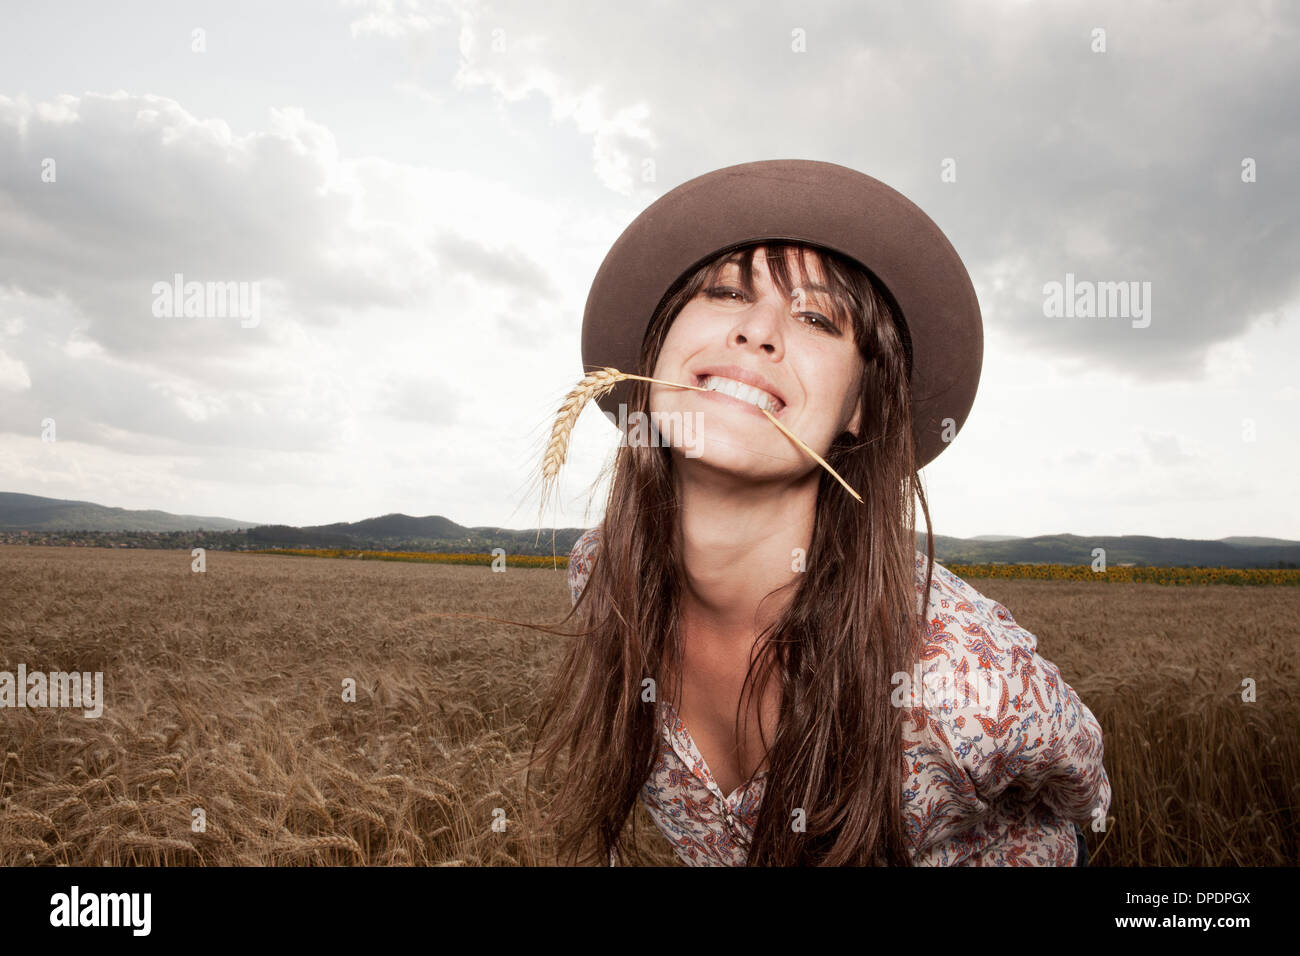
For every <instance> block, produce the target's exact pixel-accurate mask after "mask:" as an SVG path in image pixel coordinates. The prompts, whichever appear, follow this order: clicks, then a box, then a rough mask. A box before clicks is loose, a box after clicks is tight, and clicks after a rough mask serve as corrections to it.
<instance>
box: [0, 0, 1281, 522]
mask: <svg viewBox="0 0 1300 956" xmlns="http://www.w3.org/2000/svg"><path fill="white" fill-rule="evenodd" d="M4 18H5V22H4V30H3V32H0V490H2V491H17V492H26V493H29V494H38V495H48V496H52V497H64V498H77V499H85V500H90V501H95V502H99V503H102V504H108V505H116V506H121V507H127V508H161V509H164V510H167V511H174V512H183V513H191V514H212V515H223V516H227V517H231V518H237V519H244V520H248V521H254V522H286V523H292V524H316V523H326V522H330V521H340V520H357V519H361V518H365V517H369V516H373V515H378V514H385V513H388V512H394V511H401V512H406V513H408V514H416V515H425V514H442V515H446V516H447V517H450V518H452V519H453V520H455V521H458V522H460V523H462V524H466V525H503V526H509V527H529V526H530V525H535V523H536V520H537V507H538V502H537V498H536V496H535V488H534V487H533V486H532V483H531V479H532V476H533V473H534V471H535V468H536V464H537V454H538V451H539V449H540V447H541V443H542V441H543V439H544V438H545V435H546V432H547V430H548V428H549V419H550V416H551V414H552V412H553V410H554V407H555V406H556V405H557V404H558V402H559V401H560V399H561V398H562V397H563V395H564V393H565V391H567V389H568V388H569V387H571V386H572V385H573V383H574V382H575V381H576V380H577V379H578V378H579V377H580V376H581V374H582V365H581V356H580V352H579V336H580V331H581V320H582V311H583V305H584V303H585V301H586V295H587V291H588V288H589V286H590V283H591V280H592V278H593V277H594V275H595V272H596V269H597V268H598V267H599V265H600V262H601V260H602V259H603V258H604V255H605V253H606V252H607V251H608V249H609V247H610V245H611V244H612V243H613V241H614V240H615V239H616V238H617V237H618V235H619V233H620V232H621V231H622V230H623V228H624V227H625V226H627V224H628V223H629V222H631V220H632V219H633V218H634V217H635V216H636V215H637V214H638V213H639V212H640V211H641V210H642V209H644V208H645V207H646V206H647V205H649V204H650V203H651V202H652V201H654V200H655V199H656V198H658V197H659V196H661V195H663V194H664V193H665V192H667V191H668V190H670V189H672V188H673V187H674V186H676V185H678V184H679V183H681V182H684V181H685V180H687V179H690V178H692V177H694V176H697V175H700V174H702V173H704V172H707V171H709V170H713V169H716V168H719V167H722V166H728V165H731V164H734V163H741V162H748V161H751V160H757V159H774V158H807V159H819V160H826V161H831V162H836V163H841V164H843V165H846V166H850V167H853V168H855V169H859V170H861V171H863V172H866V173H869V174H871V175H873V176H875V177H877V178H879V179H882V180H884V181H885V182H886V183H888V184H890V185H892V186H893V187H895V188H896V189H898V190H900V191H901V192H903V193H904V194H905V195H907V196H908V197H909V198H911V199H912V200H913V201H914V202H916V203H917V204H918V205H920V207H921V208H922V209H924V210H925V211H926V212H927V213H928V214H929V215H930V216H931V217H932V218H933V219H934V220H935V221H936V222H937V223H938V224H939V226H940V227H941V228H942V229H943V230H944V231H945V233H946V234H947V235H948V236H949V238H950V239H951V240H952V243H953V245H954V246H955V247H956V249H957V250H958V252H959V253H960V255H961V256H962V258H963V260H964V261H965V263H966V265H967V267H968V268H969V270H970V272H971V275H972V278H973V280H974V284H975V287H976V290H977V293H978V296H979V300H980V304H981V309H982V311H983V315H984V332H985V358H984V368H983V375H982V378H981V385H980V391H979V394H978V396H977V398H976V401H975V405H974V408H973V410H972V412H971V415H970V418H969V419H968V421H967V423H966V426H965V428H964V429H963V430H962V432H961V433H960V435H959V436H958V437H957V438H956V440H955V441H954V442H953V444H952V446H951V447H950V448H949V449H948V450H947V451H945V452H944V454H943V455H941V456H940V457H939V458H938V459H937V460H936V461H935V462H934V463H933V464H932V465H930V466H928V467H927V468H925V469H924V470H923V471H922V476H923V478H924V480H925V485H926V489H927V492H928V494H929V497H930V501H931V514H932V518H933V520H934V525H935V530H936V531H937V532H939V533H943V534H953V535H959V536H969V535H976V534H1020V535H1034V534H1049V533H1058V532H1071V533H1076V534H1083V535H1101V534H1150V535H1164V536H1177V537H1188V538H1217V537H1223V536H1227V535H1271V536H1280V537H1286V538H1293V539H1295V538H1300V509H1298V508H1296V507H1295V504H1294V499H1293V497H1292V495H1293V493H1294V489H1295V484H1296V481H1295V479H1296V475H1297V474H1300V444H1298V442H1297V418H1298V417H1300V388H1298V386H1297V383H1296V361H1297V358H1298V357H1300V321H1298V320H1300V278H1298V275H1297V264H1298V263H1300V238H1298V237H1300V226H1298V225H1297V224H1300V186H1298V185H1297V181H1296V177H1297V175H1298V171H1300V121H1298V115H1300V113H1298V110H1297V106H1296V99H1295V96H1294V91H1295V90H1296V89H1300V36H1298V35H1297V24H1298V22H1300V8H1298V7H1297V6H1295V5H1292V4H1284V3H1272V2H1267V0H1259V2H1239V3H1232V4H1223V3H1218V2H1186V3H1177V4H1173V3H1137V2H1131V0H1125V2H1120V3H1096V2H1090V3H1071V2H1052V3H1032V2H980V3H974V2H953V3H945V2H898V3H884V2H863V0H846V2H842V3H830V2H826V3H807V2H804V0H800V2H787V3H777V2H763V3H753V2H750V3H734V4H701V3H698V2H680V3H679V2H664V3H655V4H613V3H600V2H595V0H591V2H582V3H578V2H548V3H534V2H509V3H498V2H490V3H488V2H485V3H474V2H461V0H455V2H438V0H430V2H402V0H349V2H342V3H337V4H332V5H331V4H326V3H321V2H314V3H305V2H277V3H273V4H268V3H256V2H246V3H232V2H228V0H223V2H214V3H193V2H189V3H164V2H154V3H125V2H123V3H113V4H103V3H93V2H87V3H57V2H56V3H48V4H35V3H29V4H15V5H10V6H7V7H6V10H5V13H4ZM1100 31H1104V32H1100ZM945 170H949V171H953V170H955V173H956V175H955V180H954V178H953V177H952V176H951V175H949V176H948V177H946V179H947V180H950V181H945V176H944V171H945ZM176 274H181V275H183V276H184V277H185V279H186V281H193V280H198V281H211V282H222V283H224V282H247V283H250V285H249V286H248V288H249V289H252V288H254V286H253V285H251V283H256V286H255V288H256V289H257V291H258V305H257V319H256V321H255V322H254V321H252V320H251V319H241V318H240V317H239V316H238V315H235V314H233V313H232V314H231V315H230V317H206V318H189V319H186V318H184V317H183V316H173V315H168V314H163V315H161V316H160V315H157V314H155V313H156V311H157V309H156V308H155V306H156V304H157V295H156V292H155V289H154V284H155V283H157V282H160V281H165V282H171V281H172V280H173V277H174V276H175V275H176ZM1067 274H1072V275H1073V276H1075V277H1076V280H1079V281H1084V280H1087V281H1097V282H1102V281H1106V282H1136V283H1139V284H1143V283H1150V285H1149V286H1139V287H1142V288H1149V289H1150V300H1149V307H1150V314H1149V324H1145V326H1144V327H1143V324H1144V320H1140V319H1136V318H1129V317H1124V316H1118V317H1117V316H1100V317H1099V316H1068V317H1066V316H1060V317H1057V316H1048V315H1045V314H1044V313H1045V308H1044V299H1045V296H1044V291H1043V290H1044V286H1045V284H1047V283H1050V282H1054V281H1055V282H1064V281H1065V278H1066V276H1067ZM51 421H52V425H51V424H50V422H51ZM51 428H53V430H54V433H53V435H52V436H51V434H50V429H51ZM616 435H617V433H616V432H615V430H614V428H612V427H611V425H610V424H609V422H607V421H606V420H605V419H604V418H603V417H602V416H601V415H600V414H599V413H598V412H597V411H596V409H595V408H594V407H593V408H589V409H588V410H587V412H586V414H585V415H584V416H583V419H582V420H581V422H580V423H579V425H578V428H577V429H576V431H575V433H574V437H573V444H572V449H571V455H570V463H569V465H568V467H567V468H566V470H565V472H564V477H563V481H562V485H561V495H560V501H559V503H560V510H559V511H558V512H556V511H551V512H548V519H547V525H548V526H549V525H550V523H551V521H552V520H554V521H555V522H556V523H558V524H559V525H560V526H565V525H586V524H591V523H594V521H596V520H598V519H599V508H600V501H601V500H603V499H602V498H601V497H600V496H599V495H598V496H597V498H596V500H595V501H596V503H595V504H594V505H593V506H592V510H590V511H589V510H587V508H586V504H587V498H586V492H587V491H588V488H589V485H590V483H591V482H592V480H593V479H594V478H595V477H596V475H597V473H598V472H599V470H600V467H601V465H602V464H603V463H604V461H605V460H606V458H607V456H608V455H609V454H610V453H611V451H612V449H613V447H614V444H615V441H616ZM50 437H54V438H55V440H53V441H50V440H47V439H48V438H50Z"/></svg>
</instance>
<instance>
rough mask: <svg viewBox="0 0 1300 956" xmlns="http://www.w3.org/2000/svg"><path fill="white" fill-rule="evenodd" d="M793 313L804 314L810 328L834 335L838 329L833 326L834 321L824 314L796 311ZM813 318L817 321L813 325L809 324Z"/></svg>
mask: <svg viewBox="0 0 1300 956" xmlns="http://www.w3.org/2000/svg"><path fill="white" fill-rule="evenodd" d="M795 314H796V315H802V316H804V317H805V318H806V319H807V324H808V325H809V327H810V328H817V329H821V330H822V331H823V332H827V333H829V334H831V335H834V334H835V333H836V332H837V331H838V330H837V329H836V328H835V325H834V323H832V322H831V320H830V319H828V318H826V316H824V315H821V314H820V313H817V312H797V313H795ZM814 320H815V321H816V322H817V324H816V325H815V326H814V325H812V324H811V323H812V322H813V321H814Z"/></svg>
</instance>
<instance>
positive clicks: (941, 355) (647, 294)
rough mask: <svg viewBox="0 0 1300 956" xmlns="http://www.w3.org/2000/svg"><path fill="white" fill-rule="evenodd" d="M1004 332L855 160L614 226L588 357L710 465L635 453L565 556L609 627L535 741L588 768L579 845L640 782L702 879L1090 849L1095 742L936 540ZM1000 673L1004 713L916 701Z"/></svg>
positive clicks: (577, 815) (981, 704) (701, 195)
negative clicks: (985, 348)
mask: <svg viewBox="0 0 1300 956" xmlns="http://www.w3.org/2000/svg"><path fill="white" fill-rule="evenodd" d="M846 209H848V210H855V211H856V212H857V215H855V216H846V215H845V210H846ZM900 250H905V251H906V254H904V252H903V251H900ZM918 257H920V258H918ZM869 264H870V265H871V266H877V267H878V268H879V271H877V269H873V268H870V267H869ZM683 266H684V268H683ZM642 308H645V309H646V311H645V312H641V311H640V310H641V309H642ZM979 327H980V317H979V310H978V303H977V302H975V299H974V295H973V292H972V291H971V289H970V283H969V278H968V277H967V276H966V274H965V270H964V267H963V266H962V265H961V262H960V259H958V258H957V256H956V253H955V252H954V251H953V250H952V248H951V246H950V245H948V244H947V242H946V240H944V239H943V237H942V234H941V233H939V231H938V228H937V227H936V226H935V225H934V224H933V222H931V221H930V220H929V218H928V217H926V216H925V214H924V213H922V212H921V211H920V210H919V209H917V208H916V207H915V206H912V205H911V204H910V203H908V202H907V200H906V199H904V198H903V197H901V196H900V195H899V194H897V193H895V192H894V191H893V190H890V189H889V188H888V187H886V186H884V184H882V183H879V182H878V181H877V180H874V179H871V178H870V177H867V176H863V175H862V174H861V173H857V172H854V171H852V170H846V169H845V168H844V167H840V166H835V165H833V164H828V163H816V162H811V161H803V160H774V161H768V162H763V163H751V164H745V165H744V166H741V167H729V168H728V169H725V170H720V171H716V172H714V173H711V174H708V175H706V176H704V177H700V178H698V179H696V180H692V181H691V182H690V183H686V184H684V185H683V186H680V187H678V188H677V189H676V190H673V191H672V192H670V193H669V194H667V195H666V196H665V197H663V198H661V199H660V200H658V201H657V202H656V203H655V204H654V205H652V206H651V207H650V208H649V209H648V210H646V212H644V213H642V215H641V217H639V218H638V219H637V220H636V221H635V222H634V223H633V224H632V225H631V226H629V227H628V229H627V230H626V231H625V232H624V234H623V236H621V237H620V238H619V240H618V242H616V243H615V245H614V248H613V249H612V250H611V252H610V254H609V256H608V257H607V258H606V261H605V263H604V264H603V265H602V267H601V270H600V272H599V273H598V275H597V278H596V281H595V282H594V283H593V287H592V293H591V296H590V297H589V299H588V306H587V315H586V318H585V320H584V327H583V353H584V359H585V360H586V362H587V364H588V365H592V366H595V367H598V368H599V367H605V366H612V367H615V368H618V369H624V370H633V369H634V370H635V374H639V375H646V376H649V377H650V378H653V379H656V380H657V381H656V382H654V383H651V382H648V381H646V380H644V379H633V380H628V381H625V382H620V383H619V388H618V389H616V390H615V391H613V392H610V393H609V394H608V395H607V396H606V397H605V398H604V399H602V400H600V401H601V405H602V407H603V408H604V410H605V412H606V414H607V415H609V416H610V417H611V420H618V421H624V420H626V418H627V417H628V416H627V415H626V409H627V408H631V409H633V410H635V411H639V412H647V411H648V412H649V413H650V414H651V415H652V416H656V415H657V416H665V417H667V416H677V415H686V414H692V415H695V416H697V417H698V418H700V419H702V420H703V422H704V427H703V428H702V429H700V433H699V434H698V435H697V436H696V442H697V445H698V446H700V448H698V449H697V451H701V453H699V454H697V455H695V456H690V455H686V454H683V452H682V450H681V449H679V448H674V447H671V446H669V447H661V446H648V445H646V444H644V443H634V442H624V443H621V444H620V447H619V448H618V450H617V453H616V455H615V459H614V464H613V480H612V481H611V483H610V492H609V500H608V503H607V506H606V509H605V516H604V520H603V521H602V523H601V525H600V527H599V528H594V529H592V530H591V531H589V532H587V533H586V534H585V535H583V536H582V537H581V538H580V539H579V541H578V543H577V544H576V545H575V547H574V550H573V553H572V555H571V558H570V570H569V584H570V588H571V593H572V596H573V599H574V608H573V612H572V613H573V614H575V615H578V617H579V619H580V620H581V621H582V623H583V625H584V631H583V636H582V637H581V638H580V639H579V640H576V641H575V642H574V643H573V644H572V645H571V646H570V647H569V650H568V653H567V656H566V657H565V659H564V661H563V663H562V665H561V667H560V670H559V673H558V674H557V676H556V680H554V681H553V682H552V683H551V684H550V685H549V687H550V696H549V698H548V700H547V701H546V703H545V706H544V707H543V712H542V715H541V720H540V724H539V730H538V740H537V746H536V747H535V748H534V754H533V763H541V764H543V765H544V766H545V768H546V770H547V772H548V774H549V772H550V771H552V770H553V769H554V767H555V765H556V764H557V762H558V760H559V758H560V757H561V755H567V762H566V765H565V772H564V774H563V778H562V784H561V788H560V790H559V793H558V794H557V795H556V797H555V800H554V802H553V804H552V813H551V818H550V821H551V824H552V825H553V826H554V829H555V832H556V835H557V846H558V850H559V854H560V856H561V858H564V859H567V860H568V861H572V862H577V861H579V860H584V861H588V862H592V861H604V860H609V861H610V862H613V861H614V860H616V859H618V857H619V856H620V851H626V850H627V849H628V847H629V846H630V845H631V844H630V843H629V842H628V841H627V840H626V838H625V836H624V832H623V831H624V826H625V824H626V822H627V819H628V817H629V815H630V814H631V811H632V809H633V806H634V803H635V802H636V801H637V800H638V798H639V799H640V800H641V802H642V803H643V804H644V805H645V807H646V809H647V810H648V811H649V813H650V815H651V818H652V819H653V820H654V822H655V825H656V826H657V827H658V829H659V830H660V831H661V832H662V833H663V834H664V835H665V836H666V837H667V838H668V839H669V841H670V842H671V843H672V845H673V847H674V849H675V850H676V852H677V853H678V855H679V856H680V857H681V858H682V859H683V860H684V861H685V862H687V863H689V864H692V865H750V866H758V865H927V864H928V865H959V864H960V865H1000V864H1023V863H1030V864H1048V865H1052V864H1056V865H1060V864H1067V865H1068V864H1073V863H1074V862H1075V861H1076V858H1077V855H1078V844H1077V843H1076V830H1075V828H1074V826H1073V825H1072V821H1076V820H1077V821H1083V820H1089V819H1093V818H1094V817H1095V815H1096V814H1097V813H1098V812H1100V813H1104V812H1105V808H1106V807H1107V806H1108V804H1109V799H1110V789H1109V781H1108V780H1107V778H1106V775H1105V771H1104V770H1103V769H1102V766H1101V732H1100V728H1099V727H1098V726H1097V724H1096V721H1095V719H1094V718H1093V717H1092V714H1091V713H1090V712H1088V710H1087V708H1086V707H1084V706H1083V705H1082V702H1080V701H1079V699H1078V697H1077V695H1075V694H1074V692H1073V691H1072V690H1071V689H1070V688H1069V687H1068V685H1066V684H1065V683H1064V682H1063V681H1062V680H1060V675H1059V673H1058V672H1057V671H1056V670H1055V668H1054V667H1053V666H1052V665H1051V664H1050V662H1048V661H1045V660H1043V659H1042V658H1040V657H1038V656H1037V654H1036V641H1035V638H1034V636H1033V635H1032V634H1030V633H1029V632H1027V631H1025V630H1024V629H1023V628H1020V627H1019V626H1018V625H1017V624H1016V623H1015V620H1014V619H1013V618H1012V616H1011V614H1010V612H1009V611H1008V610H1007V609H1006V608H1004V607H1002V606H1001V605H999V604H996V603H995V602H992V601H989V600H988V599H987V598H984V597H983V596H982V595H980V594H979V593H978V592H977V591H975V590H974V589H973V588H971V587H970V586H969V585H968V584H966V583H965V582H964V581H961V580H960V579H959V578H956V577H955V576H953V575H951V574H949V573H948V572H947V571H945V570H944V569H942V568H940V567H936V566H935V564H934V562H933V554H934V550H933V538H932V535H931V534H930V532H929V529H928V528H927V548H926V552H925V553H924V554H922V553H920V552H918V551H917V550H916V529H915V501H916V499H917V498H919V499H920V502H921V507H922V509H923V510H924V511H925V513H926V517H927V524H928V508H927V505H926V501H925V495H924V491H923V489H922V487H921V485H920V481H919V476H918V474H917V470H918V469H919V468H920V467H921V466H922V465H923V464H925V463H926V462H928V461H929V460H931V459H932V458H934V457H935V456H936V455H938V454H939V453H940V452H941V451H942V450H943V448H944V447H946V441H947V440H948V439H950V438H951V434H952V432H953V431H955V429H954V428H951V427H949V428H947V435H946V437H945V438H942V439H941V438H940V423H944V425H945V426H953V425H955V426H956V427H960V423H961V422H963V421H964V420H965V417H966V414H967V412H968V411H969V407H970V403H971V402H972V401H973V398H974V387H975V383H976V382H977V381H978V373H979V364H980V357H981V349H980V343H981V342H982V338H981V336H980V332H979ZM633 343H635V349H634V354H633V351H630V350H631V349H632V346H633ZM664 383H680V384H686V385H697V386H702V387H703V388H704V389H706V391H697V390H696V389H694V388H676V387H673V385H672V384H664ZM611 403H612V404H611ZM762 407H766V408H767V409H768V411H770V412H771V413H772V414H773V415H774V416H775V417H776V418H777V419H778V420H779V421H780V422H781V425H782V427H783V428H785V429H788V430H789V432H790V433H791V434H792V435H795V436H798V439H799V440H800V441H802V442H803V443H805V445H806V446H807V450H811V452H813V453H814V454H816V455H819V456H821V457H822V458H824V459H825V461H826V462H827V463H828V464H829V465H830V466H831V468H832V469H833V470H834V472H835V473H838V474H839V475H842V476H843V478H844V479H845V480H846V481H847V485H848V486H850V487H852V488H855V489H859V490H860V491H861V493H862V499H861V500H857V499H855V498H854V497H852V496H850V495H848V494H846V493H844V491H843V489H842V488H840V486H839V485H837V484H836V483H835V479H833V478H832V477H831V476H830V474H828V473H827V471H826V470H825V469H821V468H819V467H818V464H817V462H816V461H815V460H814V459H813V458H812V457H810V456H809V455H808V454H807V453H806V451H805V450H804V449H802V448H801V447H800V446H799V445H798V444H797V443H796V442H794V441H791V440H790V437H789V435H786V434H785V433H784V432H783V431H782V430H781V429H779V428H776V427H774V425H773V423H772V421H770V420H768V418H767V416H766V415H765V414H764V412H763V411H761V410H760V409H761V408H762ZM616 412H617V413H618V414H617V417H616V414H615V413H616ZM918 598H919V599H920V601H919V605H920V606H919V607H918ZM989 666H992V667H993V668H994V669H995V672H996V673H998V674H999V675H1000V677H1001V679H1002V681H1003V683H1002V686H1001V694H1000V695H995V699H994V701H993V702H992V703H990V702H989V701H988V700H987V699H986V700H984V701H975V702H973V703H972V702H971V701H969V700H968V699H964V698H962V697H960V696H959V697H956V698H950V697H943V698H942V699H933V698H930V697H927V696H926V695H925V694H921V695H920V696H919V697H917V696H909V697H904V698H902V699H900V698H899V696H898V695H897V694H895V693H894V691H895V690H896V685H897V678H898V675H904V676H906V675H908V674H911V673H914V669H915V670H916V671H919V672H920V673H921V674H923V675H924V676H925V677H926V678H927V679H928V678H929V677H933V676H935V675H936V674H938V676H949V675H951V676H954V677H961V678H962V680H963V683H964V681H965V678H966V676H967V675H973V674H978V673H981V668H987V667H989ZM1013 678H1014V679H1015V684H1014V687H1015V689H1016V691H1017V693H1016V694H1015V697H1014V708H1013V709H1012V710H1011V712H1008V707H1009V706H1010V704H1009V700H1010V698H1009V696H1008V695H1009V693H1010V689H1009V688H1010V685H1011V682H1012V679H1013ZM957 686H962V685H961V684H958V685H957ZM1013 784H1014V786H1013ZM1099 808H1100V809H1099Z"/></svg>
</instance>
